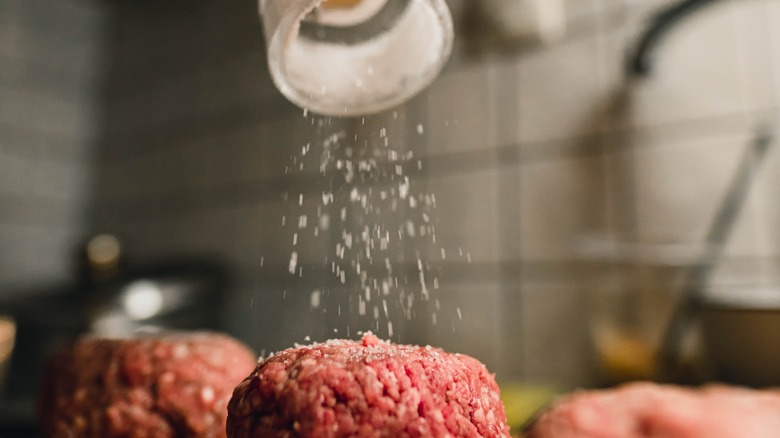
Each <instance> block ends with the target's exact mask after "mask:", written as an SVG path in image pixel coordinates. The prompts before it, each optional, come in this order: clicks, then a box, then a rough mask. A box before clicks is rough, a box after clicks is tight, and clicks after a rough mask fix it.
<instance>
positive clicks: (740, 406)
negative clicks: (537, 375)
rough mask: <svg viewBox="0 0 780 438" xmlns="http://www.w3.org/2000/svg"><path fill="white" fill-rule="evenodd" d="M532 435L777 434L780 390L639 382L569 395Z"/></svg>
mask: <svg viewBox="0 0 780 438" xmlns="http://www.w3.org/2000/svg"><path fill="white" fill-rule="evenodd" d="M523 436H524V437H527V438H747V437H750V438H775V437H778V436H780V392H777V391H758V390H752V389H744V388H733V387H727V386H709V387H706V388H702V389H690V388H680V387H676V386H664V385H656V384H652V383H634V384H629V385H626V386H623V387H619V388H616V389H610V390H601V391H582V392H579V393H574V394H572V395H569V396H566V397H564V398H562V399H561V400H559V401H558V402H556V403H555V404H554V405H553V406H552V407H551V408H550V409H548V410H547V411H545V412H544V413H543V414H542V415H541V416H540V417H539V418H538V419H537V420H536V421H535V422H534V423H533V424H532V425H531V426H530V427H529V428H528V430H527V431H526V434H525V435H523Z"/></svg>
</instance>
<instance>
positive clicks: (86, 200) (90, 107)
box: [0, 0, 106, 297]
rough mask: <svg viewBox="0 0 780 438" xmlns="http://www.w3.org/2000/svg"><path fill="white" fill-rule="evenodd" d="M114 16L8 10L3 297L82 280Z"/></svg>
mask: <svg viewBox="0 0 780 438" xmlns="http://www.w3.org/2000/svg"><path fill="white" fill-rule="evenodd" d="M105 19H106V11H105V9H104V7H103V6H101V5H100V4H98V3H96V2H90V1H84V0H4V1H3V2H0V296H3V297H8V296H9V295H10V294H13V293H16V292H19V291H21V290H22V289H29V288H30V287H39V286H46V285H50V284H53V283H60V282H63V281H65V280H67V279H70V278H72V275H73V270H74V266H73V262H74V260H75V256H76V250H77V246H78V245H79V244H80V243H81V241H82V239H83V238H84V236H85V233H86V232H87V229H88V217H89V210H90V200H91V187H92V181H91V175H92V170H93V168H94V167H93V159H92V157H93V146H94V141H95V137H96V119H97V114H96V112H95V107H96V105H97V103H98V102H97V100H96V99H97V91H98V86H99V72H100V69H101V66H102V63H101V61H102V58H101V50H100V44H101V41H102V40H101V38H100V36H101V32H102V31H103V29H102V26H103V24H104V22H105Z"/></svg>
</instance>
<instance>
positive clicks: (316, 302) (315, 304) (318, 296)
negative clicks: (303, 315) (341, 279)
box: [310, 290, 322, 309]
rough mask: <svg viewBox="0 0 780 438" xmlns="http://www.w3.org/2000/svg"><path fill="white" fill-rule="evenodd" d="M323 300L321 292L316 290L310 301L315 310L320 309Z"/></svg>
mask: <svg viewBox="0 0 780 438" xmlns="http://www.w3.org/2000/svg"><path fill="white" fill-rule="evenodd" d="M321 298H322V292H320V291H319V290H315V291H314V292H312V293H311V299H310V301H311V307H312V308H313V309H317V308H319V307H320V300H321Z"/></svg>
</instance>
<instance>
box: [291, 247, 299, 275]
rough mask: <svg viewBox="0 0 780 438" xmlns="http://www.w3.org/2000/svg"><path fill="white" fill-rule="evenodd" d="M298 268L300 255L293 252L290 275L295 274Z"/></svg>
mask: <svg viewBox="0 0 780 438" xmlns="http://www.w3.org/2000/svg"><path fill="white" fill-rule="evenodd" d="M297 267H298V253H297V252H295V251H293V252H292V254H290V266H289V270H290V274H295V270H296V268H297Z"/></svg>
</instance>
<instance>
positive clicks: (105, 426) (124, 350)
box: [38, 332, 257, 438]
mask: <svg viewBox="0 0 780 438" xmlns="http://www.w3.org/2000/svg"><path fill="white" fill-rule="evenodd" d="M256 364H257V360H256V357H255V355H254V354H253V353H252V352H251V351H250V350H249V349H248V348H246V347H245V346H244V345H242V344H240V343H239V342H237V341H235V340H233V339H232V338H230V337H228V336H224V335H220V334H215V333H206V332H198V333H165V334H158V335H150V336H143V337H138V338H132V339H104V338H95V337H91V338H84V339H81V340H79V341H77V342H76V343H75V344H73V345H70V346H68V347H67V348H64V349H62V350H61V351H60V352H59V353H57V354H56V355H55V356H54V357H52V359H51V360H50V361H49V363H48V366H47V369H46V372H45V376H44V379H43V383H42V390H41V393H40V397H39V402H38V410H39V417H40V419H41V425H42V427H43V430H44V433H45V435H46V436H48V437H52V438H60V437H74V438H75V437H79V438H90V437H95V438H97V437H101V438H113V437H139V438H140V437H155V438H169V437H170V438H172V437H192V438H195V437H204V438H205V437H208V438H212V437H214V438H218V437H225V436H226V434H225V424H226V417H227V403H228V400H229V399H230V395H231V393H232V391H233V389H234V388H235V386H236V385H237V384H238V383H239V382H241V380H242V379H243V378H244V377H246V375H247V374H248V373H249V372H251V371H252V369H254V367H255V365H256Z"/></svg>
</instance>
